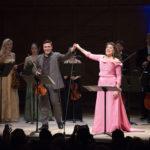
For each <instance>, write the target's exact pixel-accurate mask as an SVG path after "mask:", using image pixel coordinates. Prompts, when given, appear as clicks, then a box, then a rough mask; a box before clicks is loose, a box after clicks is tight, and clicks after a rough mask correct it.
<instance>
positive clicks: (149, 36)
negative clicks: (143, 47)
mask: <svg viewBox="0 0 150 150" xmlns="http://www.w3.org/2000/svg"><path fill="white" fill-rule="evenodd" d="M146 42H147V45H149V46H150V35H148V36H147V39H146Z"/></svg>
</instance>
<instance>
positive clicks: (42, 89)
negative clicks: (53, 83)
mask: <svg viewBox="0 0 150 150" xmlns="http://www.w3.org/2000/svg"><path fill="white" fill-rule="evenodd" d="M32 63H33V65H34V67H35V69H36V71H38V72H41V69H40V68H37V66H36V64H35V63H34V62H33V61H32ZM36 80H39V79H38V76H36ZM46 93H47V89H46V88H45V87H44V85H43V84H39V85H37V84H35V95H41V96H45V95H46Z"/></svg>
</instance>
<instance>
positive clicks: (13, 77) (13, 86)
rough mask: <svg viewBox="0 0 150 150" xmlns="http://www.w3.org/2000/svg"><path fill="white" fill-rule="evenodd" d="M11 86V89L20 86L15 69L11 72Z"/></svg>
mask: <svg viewBox="0 0 150 150" xmlns="http://www.w3.org/2000/svg"><path fill="white" fill-rule="evenodd" d="M23 64H24V63H20V64H18V65H17V66H20V65H23ZM11 87H12V88H13V89H18V88H19V87H20V81H19V74H18V72H17V70H16V69H14V70H13V73H12V83H11Z"/></svg>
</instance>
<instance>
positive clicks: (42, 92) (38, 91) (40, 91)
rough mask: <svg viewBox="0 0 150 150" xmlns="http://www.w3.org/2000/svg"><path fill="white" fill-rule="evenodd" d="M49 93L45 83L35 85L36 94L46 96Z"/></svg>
mask: <svg viewBox="0 0 150 150" xmlns="http://www.w3.org/2000/svg"><path fill="white" fill-rule="evenodd" d="M46 93H47V89H46V88H45V87H44V85H43V84H39V85H38V87H35V95H38V94H39V95H41V96H44V95H46Z"/></svg>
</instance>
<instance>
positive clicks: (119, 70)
mask: <svg viewBox="0 0 150 150" xmlns="http://www.w3.org/2000/svg"><path fill="white" fill-rule="evenodd" d="M115 69H116V76H117V85H119V86H120V85H121V76H122V63H121V62H120V61H117V62H115Z"/></svg>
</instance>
